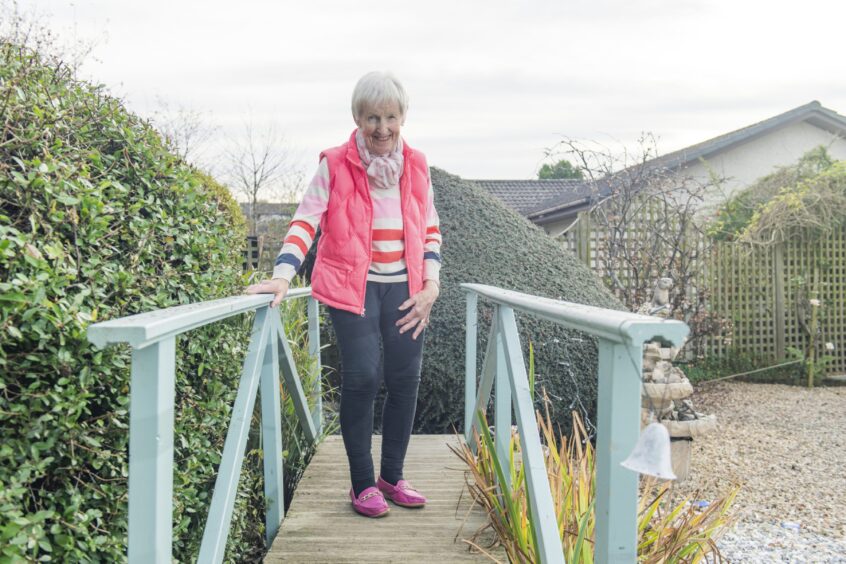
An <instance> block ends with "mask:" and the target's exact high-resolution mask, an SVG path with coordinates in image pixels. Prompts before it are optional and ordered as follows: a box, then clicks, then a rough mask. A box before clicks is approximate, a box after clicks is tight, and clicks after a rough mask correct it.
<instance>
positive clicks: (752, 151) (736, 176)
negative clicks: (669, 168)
mask: <svg viewBox="0 0 846 564" xmlns="http://www.w3.org/2000/svg"><path fill="white" fill-rule="evenodd" d="M819 145H824V146H826V147H828V151H829V154H830V155H831V156H832V157H833V158H835V159H846V140H844V139H843V138H840V137H837V136H835V135H834V134H833V133H830V132H828V131H826V130H824V129H821V128H819V127H816V126H814V125H812V124H810V123H807V122H804V121H803V122H798V123H794V124H792V125H789V126H786V127H783V128H781V129H779V130H776V131H773V132H771V133H768V134H766V135H762V136H761V137H758V138H756V139H753V140H751V141H747V142H745V143H742V144H740V145H737V146H735V147H732V148H731V149H728V150H727V151H723V152H722V153H720V154H718V155H714V156H713V157H711V158H709V159H707V160H706V163H707V164H704V165H703V164H702V163H694V164H691V165H690V166H688V167H687V168H685V174H688V175H690V176H693V177H694V178H699V179H702V180H707V179H708V177H709V170H713V171H714V172H715V173H716V174H717V176H718V177H723V178H725V179H726V180H725V182H724V183H723V185H722V190H721V192H722V193H720V192H716V191H715V192H714V193H713V194H711V196H710V197H709V198H708V199H707V200H706V201H705V203H704V204H703V209H704V210H709V209H714V208H715V207H716V206H717V205H719V204H720V203H721V202H722V201H724V200H725V199H726V198H728V197H731V196H732V195H733V194H734V193H736V192H737V191H738V190H739V189H741V188H744V187H746V186H749V185H750V184H752V183H753V182H755V180H757V179H758V178H760V177H762V176H765V175H767V174H770V173H771V172H773V171H774V170H775V169H776V168H777V167H779V166H787V165H791V164H794V163H795V162H796V161H797V160H799V158H800V157H801V156H802V155H804V154H805V153H806V152H808V151H809V150H811V149H813V148H814V147H817V146H819Z"/></svg>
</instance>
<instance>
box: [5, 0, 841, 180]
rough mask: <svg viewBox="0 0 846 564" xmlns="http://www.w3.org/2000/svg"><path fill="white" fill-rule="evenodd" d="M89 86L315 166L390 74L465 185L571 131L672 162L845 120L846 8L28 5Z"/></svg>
mask: <svg viewBox="0 0 846 564" xmlns="http://www.w3.org/2000/svg"><path fill="white" fill-rule="evenodd" d="M21 8H22V9H24V10H31V9H35V10H36V11H37V12H38V13H39V14H41V15H42V16H45V17H44V21H46V22H47V23H48V25H49V26H50V27H51V28H52V29H54V30H56V31H57V32H58V33H59V35H60V36H61V37H63V38H65V39H67V40H73V39H74V38H76V39H82V40H94V41H95V42H96V47H95V49H94V52H93V56H92V57H91V58H90V59H89V60H88V62H87V63H86V64H85V65H84V67H83V70H84V73H85V74H86V75H87V76H90V77H92V78H94V79H95V80H96V81H98V82H102V83H104V84H106V85H108V86H109V88H110V89H111V91H112V92H113V93H114V94H116V95H118V96H120V97H122V98H123V99H124V100H125V101H126V103H127V104H128V106H129V107H130V108H131V109H132V110H134V111H136V112H138V113H140V114H142V115H147V116H149V115H150V114H151V113H152V112H153V111H154V110H155V109H156V108H157V102H156V99H157V98H161V99H164V100H166V101H167V102H168V103H169V104H171V105H172V106H183V107H188V108H192V109H194V110H197V111H201V112H204V113H205V115H206V116H207V117H208V120H209V122H210V123H213V124H214V125H216V126H219V127H220V130H219V131H220V133H219V138H220V139H222V138H223V135H225V134H226V133H227V132H230V133H232V132H236V131H239V129H240V127H241V126H242V124H243V123H244V121H245V120H247V119H250V116H252V120H253V122H254V123H255V124H256V125H257V126H259V127H262V126H264V125H265V124H269V123H274V124H275V125H276V126H277V127H278V128H279V129H280V130H281V131H283V132H284V133H285V136H286V138H287V140H288V143H289V144H290V145H291V146H293V147H295V148H296V149H297V151H299V152H300V154H301V155H303V157H302V158H303V162H304V166H305V168H306V169H307V171H308V176H310V175H311V171H312V170H313V168H314V167H315V166H316V163H317V154H318V152H319V151H320V150H321V149H323V148H325V147H329V146H334V145H337V144H340V143H341V142H343V141H345V140H346V139H347V137H348V135H349V133H350V132H351V131H352V129H353V128H354V123H353V121H352V117H351V115H350V110H349V99H350V94H351V92H352V88H353V86H354V84H355V82H356V80H357V79H358V77H359V76H361V75H362V74H364V73H365V72H367V71H369V70H374V69H389V70H392V71H393V72H394V73H395V74H397V76H399V78H400V79H401V80H402V81H403V83H404V84H405V86H406V89H407V90H408V92H409V95H410V97H411V105H410V109H409V113H408V117H407V121H406V126H405V128H404V129H403V136H404V137H405V139H406V140H407V141H408V142H409V144H410V145H411V146H413V147H415V148H418V149H420V150H422V151H424V152H425V153H426V154H427V155H428V158H429V163H430V164H432V165H435V166H438V167H441V168H444V169H446V170H447V171H449V172H452V173H455V174H459V175H461V176H464V177H467V178H531V177H533V176H534V175H535V173H536V171H537V168H538V166H539V165H540V163H541V161H542V158H543V151H544V149H545V148H548V147H551V146H553V145H554V144H555V143H556V141H558V140H559V139H561V138H562V136H568V137H572V138H578V139H587V140H596V141H600V142H603V143H605V144H609V145H617V144H627V145H630V146H631V145H632V144H633V143H634V141H635V140H636V139H637V137H638V136H639V134H640V132H642V131H651V132H653V133H655V134H656V135H658V136H659V138H660V142H659V149H660V151H661V152H662V153H666V152H669V151H672V150H675V149H678V148H681V147H684V146H687V145H691V144H694V143H697V142H699V141H703V140H705V139H707V138H709V137H713V136H715V135H719V134H722V133H725V132H727V131H730V130H733V129H737V128H739V127H743V126H746V125H749V124H751V123H753V122H756V121H759V120H761V119H764V118H767V117H771V116H773V115H775V114H778V113H781V112H783V111H786V110H788V109H790V108H793V107H795V106H799V105H802V104H805V103H808V102H810V101H811V100H814V99H816V100H819V101H820V102H821V103H822V104H823V105H824V106H826V107H828V108H831V109H833V110H835V111H839V112H840V113H844V114H846V72H844V71H846V59H844V57H843V22H844V21H846V2H843V1H841V0H805V1H802V2H796V1H790V2H788V1H783V0H766V1H758V0H755V1H752V0H701V1H700V0H561V1H551V0H536V1H523V2H516V1H514V2H503V1H498V0H486V1H475V0H474V1H469V0H450V1H441V0H428V1H425V2H423V1H421V2H372V1H369V0H357V1H348V0H347V1H343V0H335V1H318V0H312V1H303V0H301V1H298V2H288V1H281V0H277V1H258V0H241V1H232V0H230V1H228V2H219V1H212V0H206V1H202V2H201V1H193V0H192V1H189V0H169V1H162V0H133V1H125V0H75V1H74V2H69V1H67V0H29V1H26V0H24V1H23V2H22V3H21Z"/></svg>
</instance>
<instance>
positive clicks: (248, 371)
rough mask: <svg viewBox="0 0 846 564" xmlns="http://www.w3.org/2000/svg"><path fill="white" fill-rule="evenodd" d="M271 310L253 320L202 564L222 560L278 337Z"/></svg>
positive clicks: (262, 310) (200, 559)
mask: <svg viewBox="0 0 846 564" xmlns="http://www.w3.org/2000/svg"><path fill="white" fill-rule="evenodd" d="M269 309H270V308H269V307H268V306H264V307H260V308H258V309H257V310H256V317H255V320H254V321H253V329H252V335H251V337H250V346H249V348H248V349H247V357H246V358H245V359H244V368H243V371H242V373H241V381H240V382H239V383H238V394H237V395H236V396H235V403H234V404H233V406H232V418H231V419H230V421H229V429H228V430H227V431H226V440H225V441H224V443H223V453H222V455H221V457H220V466H218V469H217V479H216V480H215V483H214V493H213V494H212V500H211V505H209V513H208V517H207V518H206V528H205V530H204V531H203V540H202V541H201V543H200V554H199V556H198V557H197V561H198V562H202V563H203V564H206V563H209V564H215V563H219V562H223V555H224V552H225V550H226V540H227V538H228V536H229V525H230V523H231V521H232V511H233V509H234V507H235V497H236V495H237V492H238V479H239V478H240V476H241V467H242V465H243V462H244V451H245V450H246V447H247V438H248V436H249V431H250V422H251V420H252V415H253V407H254V406H255V403H256V393H257V392H258V388H259V382H260V380H261V372H262V368H263V364H264V359H265V357H266V347H267V340H268V339H270V338H275V335H274V334H273V331H272V329H273V327H274V326H273V325H272V324H271V323H269V321H270V318H269V317H268V311H269ZM273 315H275V316H276V315H279V313H278V312H277V311H274V312H273Z"/></svg>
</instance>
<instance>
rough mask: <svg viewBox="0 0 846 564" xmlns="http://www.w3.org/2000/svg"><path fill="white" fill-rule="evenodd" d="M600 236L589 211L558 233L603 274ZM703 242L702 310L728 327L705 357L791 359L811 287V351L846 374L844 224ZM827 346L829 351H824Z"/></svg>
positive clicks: (803, 341)
mask: <svg viewBox="0 0 846 564" xmlns="http://www.w3.org/2000/svg"><path fill="white" fill-rule="evenodd" d="M603 237H604V233H603V232H602V231H601V230H600V229H597V228H596V226H595V225H591V222H590V221H589V216H588V215H587V213H585V214H582V215H581V216H580V219H579V221H578V222H577V223H576V224H574V225H573V226H572V228H571V229H570V230H569V231H567V232H566V233H565V234H564V235H562V238H563V240H564V244H565V246H566V247H567V248H569V249H570V250H571V251H573V252H574V253H575V254H576V255H577V256H578V257H579V259H580V260H581V261H582V262H583V263H584V264H586V265H588V266H590V267H591V269H593V270H594V271H595V272H596V273H597V274H598V275H600V277H604V276H603V275H604V274H605V272H604V270H603V268H602V267H603V264H604V261H605V258H604V257H603V248H604V245H603ZM709 243H710V244H709V245H707V247H710V249H709V250H708V252H707V253H705V255H704V256H703V257H702V258H701V262H700V263H699V264H698V265H697V269H696V274H697V279H698V283H697V286H699V287H700V288H702V289H703V290H704V291H706V294H705V295H706V296H707V299H706V310H707V311H708V313H710V314H711V315H713V316H715V317H716V318H718V319H722V320H724V321H725V322H726V330H724V331H723V333H722V334H721V335H714V336H710V337H708V338H707V339H706V340H705V341H706V342H705V351H706V353H707V354H713V355H717V356H724V355H728V354H737V353H741V354H747V355H750V356H754V357H758V358H761V359H762V360H765V361H771V362H773V363H775V362H777V361H780V360H783V359H785V358H786V357H788V356H790V355H789V352H790V349H791V348H795V349H799V350H802V351H804V350H805V349H806V348H807V346H808V343H809V333H808V329H807V327H808V325H809V324H810V315H811V310H810V308H811V307H813V306H810V305H809V300H810V298H811V297H812V293H813V292H817V296H818V298H819V300H820V303H821V305H820V309H819V310H818V315H819V330H820V332H819V334H818V335H819V337H818V342H819V347H818V351H817V353H818V354H819V355H826V354H827V355H831V356H832V357H834V358H833V361H832V362H831V363H830V364H828V365H827V367H826V372H827V373H829V374H843V373H846V228H841V229H837V230H835V231H832V232H831V233H829V234H828V235H826V236H824V237H819V236H814V235H812V234H811V233H810V232H807V231H805V232H798V233H796V234H795V235H794V236H793V237H792V238H790V239H789V240H788V241H787V242H786V243H783V244H780V245H776V246H772V247H754V248H750V247H749V246H746V245H741V244H738V243H731V242H721V241H712V242H709ZM691 244H692V242H691ZM626 274H627V273H625V272H619V273H618V276H619V277H621V278H625V276H626ZM826 343H831V344H833V346H834V350H826Z"/></svg>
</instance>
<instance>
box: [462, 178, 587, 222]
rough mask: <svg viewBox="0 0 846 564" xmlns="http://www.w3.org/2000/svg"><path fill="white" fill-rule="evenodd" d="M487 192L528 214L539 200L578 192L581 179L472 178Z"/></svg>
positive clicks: (580, 186)
mask: <svg viewBox="0 0 846 564" xmlns="http://www.w3.org/2000/svg"><path fill="white" fill-rule="evenodd" d="M472 182H475V183H476V184H478V185H479V186H481V187H482V188H484V189H485V190H486V191H487V192H489V193H491V194H493V195H494V196H496V197H497V198H499V199H500V200H502V201H503V202H505V205H507V206H508V207H510V208H512V209H514V210H516V211H518V212H519V213H521V214H523V215H528V214H529V212H531V211H532V210H533V209H535V208H536V207H537V206H538V204H540V203H541V202H544V201H547V200H549V199H550V198H552V197H555V196H562V195H565V194H568V195H569V194H571V193H577V192H579V191H580V190H581V189H582V187H583V185H584V184H585V183H584V181H583V180H574V179H566V180H564V179H551V180H473V181H472Z"/></svg>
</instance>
